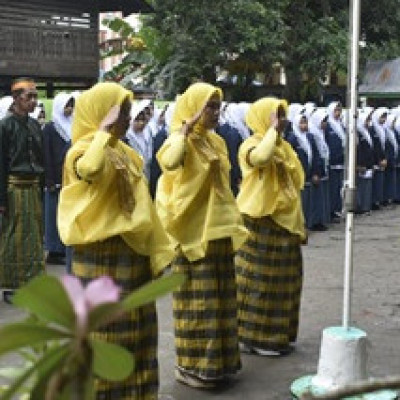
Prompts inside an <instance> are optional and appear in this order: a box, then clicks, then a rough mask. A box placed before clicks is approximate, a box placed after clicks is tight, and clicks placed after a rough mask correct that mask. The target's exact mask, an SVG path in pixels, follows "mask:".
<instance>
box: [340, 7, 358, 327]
mask: <svg viewBox="0 0 400 400" xmlns="http://www.w3.org/2000/svg"><path fill="white" fill-rule="evenodd" d="M351 3H352V10H351V11H352V12H351V20H350V22H351V36H350V37H351V41H350V43H351V59H350V111H349V116H350V124H349V146H348V157H347V160H348V165H347V181H346V184H345V188H344V204H345V211H346V231H345V233H346V235H345V263H344V290H343V316H342V325H343V327H344V328H345V329H349V324H350V319H351V292H352V277H353V245H354V212H355V208H356V146H357V145H356V137H357V106H358V104H357V103H358V88H357V83H358V58H359V38H360V0H352V1H351Z"/></svg>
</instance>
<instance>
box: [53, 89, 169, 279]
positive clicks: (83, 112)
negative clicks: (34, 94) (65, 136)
mask: <svg viewBox="0 0 400 400" xmlns="http://www.w3.org/2000/svg"><path fill="white" fill-rule="evenodd" d="M132 97H133V96H132V93H130V92H129V91H127V90H125V89H124V88H123V87H122V86H120V85H118V84H116V83H99V84H97V85H95V86H93V87H92V88H91V89H89V90H87V91H85V92H83V93H82V95H81V96H80V97H79V98H78V99H77V102H76V106H75V114H74V123H73V127H72V141H73V146H72V147H71V149H70V150H69V151H68V153H67V156H66V160H65V164H64V176H63V188H62V190H61V194H60V202H59V206H58V229H59V232H60V237H61V239H62V241H63V242H64V243H65V244H66V245H82V244H88V243H92V242H96V241H101V240H105V239H107V238H109V237H112V236H116V235H120V236H121V237H122V239H124V241H125V242H126V243H127V244H128V245H129V246H130V247H131V248H132V249H133V250H135V251H136V252H137V253H139V254H143V255H148V256H150V261H151V265H152V268H153V272H154V274H155V275H156V274H158V273H159V272H160V270H161V269H162V268H163V267H165V266H166V265H167V264H168V263H170V261H171V260H172V259H173V257H174V255H175V254H174V251H173V248H172V245H171V242H170V241H169V239H168V237H167V235H166V233H165V231H164V230H163V228H162V226H161V223H160V221H159V218H158V216H157V213H156V211H155V208H154V206H153V203H152V201H151V198H150V196H149V192H148V187H147V183H146V180H145V178H144V177H143V173H142V160H141V158H140V157H139V156H138V155H137V153H136V152H135V151H134V150H133V149H131V148H130V147H129V146H126V145H125V144H124V143H123V142H121V141H120V140H116V139H114V138H110V140H109V141H108V142H107V144H106V146H105V148H104V149H102V150H101V151H100V152H99V154H96V155H95V157H99V158H102V157H104V167H103V169H102V171H101V173H100V174H101V175H100V176H99V178H98V179H96V180H94V181H93V182H86V181H85V180H82V179H80V178H79V177H78V176H77V173H76V171H75V165H76V161H77V160H78V159H79V158H80V157H81V156H83V155H84V154H85V152H86V150H87V149H88V148H89V146H90V145H91V143H92V142H94V141H96V137H98V136H96V134H97V133H99V134H103V135H107V134H105V133H103V132H99V131H98V129H99V126H100V123H101V121H103V119H104V118H105V116H106V115H107V114H108V112H109V110H110V109H111V108H112V107H113V106H115V105H122V103H123V102H124V100H125V99H130V100H131V99H132Z"/></svg>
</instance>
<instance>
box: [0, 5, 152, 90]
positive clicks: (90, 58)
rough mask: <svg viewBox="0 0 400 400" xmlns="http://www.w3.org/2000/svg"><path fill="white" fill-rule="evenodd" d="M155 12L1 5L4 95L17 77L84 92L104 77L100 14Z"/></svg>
mask: <svg viewBox="0 0 400 400" xmlns="http://www.w3.org/2000/svg"><path fill="white" fill-rule="evenodd" d="M115 10H120V11H122V12H123V13H124V14H126V15H128V14H131V13H134V12H150V11H152V9H151V7H150V6H149V5H148V4H147V3H146V1H145V0H115V1H114V0H68V1H65V0H18V1H9V0H0V91H1V92H3V93H6V92H7V91H8V89H9V85H10V82H11V81H12V79H14V78H15V77H19V76H29V77H32V78H34V79H36V80H37V81H39V82H41V83H42V85H44V86H45V87H46V89H47V92H48V95H49V96H50V97H51V96H52V92H53V88H54V85H57V84H61V83H63V84H68V83H69V84H71V86H73V87H76V88H84V87H88V86H90V85H92V84H93V83H94V82H96V81H97V79H98V75H99V45H98V30H99V26H98V24H99V13H100V12H106V11H115Z"/></svg>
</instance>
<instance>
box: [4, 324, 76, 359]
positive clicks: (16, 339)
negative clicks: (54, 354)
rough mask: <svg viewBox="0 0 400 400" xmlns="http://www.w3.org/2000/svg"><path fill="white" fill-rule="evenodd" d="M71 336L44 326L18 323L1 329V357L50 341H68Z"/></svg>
mask: <svg viewBox="0 0 400 400" xmlns="http://www.w3.org/2000/svg"><path fill="white" fill-rule="evenodd" d="M70 337H71V336H70V334H68V333H66V332H61V331H59V330H58V329H55V328H50V327H47V326H43V325H37V324H29V323H25V322H17V323H15V324H10V325H6V326H4V327H3V328H1V329H0V338H1V340H0V355H3V354H5V353H8V352H10V351H13V350H17V349H19V348H21V347H28V346H33V345H35V344H38V343H43V342H47V341H48V340H57V339H67V338H70Z"/></svg>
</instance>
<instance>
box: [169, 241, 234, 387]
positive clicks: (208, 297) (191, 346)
mask: <svg viewBox="0 0 400 400" xmlns="http://www.w3.org/2000/svg"><path fill="white" fill-rule="evenodd" d="M173 270H174V271H176V272H180V273H184V274H185V275H186V281H185V283H184V284H183V285H182V286H181V287H180V288H179V290H177V291H176V292H174V294H173V312H174V323H175V347H176V364H177V367H178V368H180V369H182V370H184V371H186V372H189V373H191V374H193V375H196V376H197V377H199V378H201V379H204V380H219V379H222V378H224V376H226V375H229V374H234V373H236V372H237V371H238V370H239V369H240V367H241V364H240V355H239V350H238V337H237V307H236V285H235V273H234V265H233V250H232V243H231V239H219V240H215V241H211V242H209V244H208V250H207V254H206V257H205V258H202V259H200V260H197V261H195V262H189V261H188V260H187V259H186V258H185V257H184V256H182V255H181V256H179V257H177V259H176V260H175V261H174V263H173Z"/></svg>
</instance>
